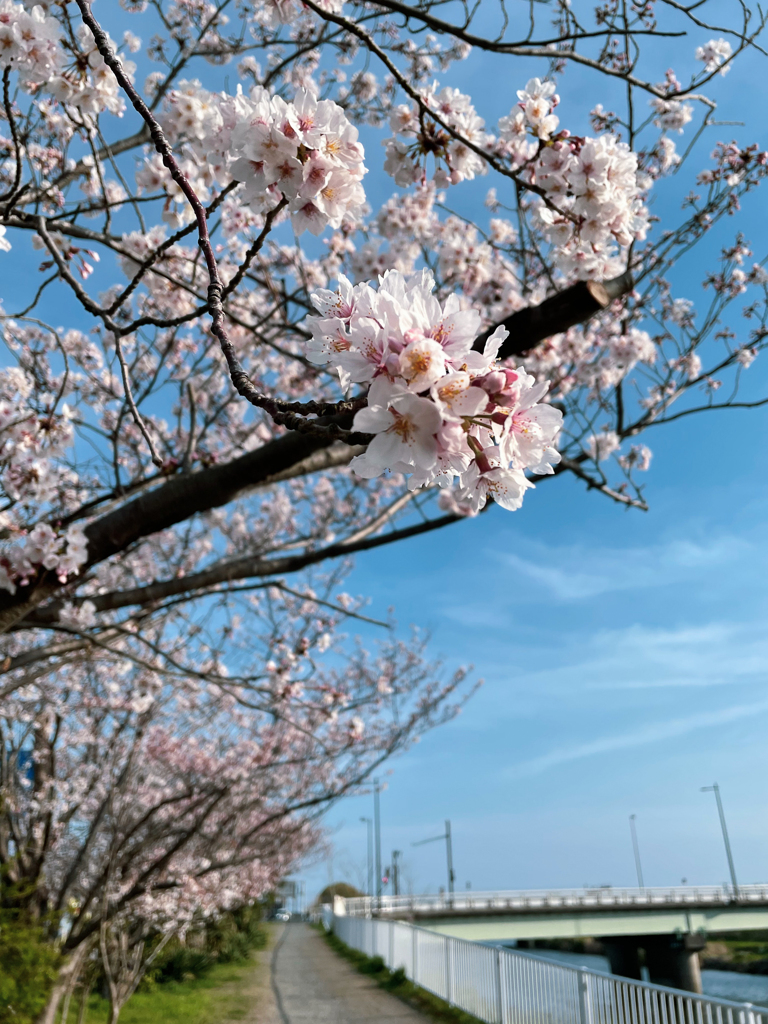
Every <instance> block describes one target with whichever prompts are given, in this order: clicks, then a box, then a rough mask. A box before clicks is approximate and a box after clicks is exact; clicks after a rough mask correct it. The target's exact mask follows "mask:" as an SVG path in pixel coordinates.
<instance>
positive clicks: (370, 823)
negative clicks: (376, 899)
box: [360, 818, 373, 896]
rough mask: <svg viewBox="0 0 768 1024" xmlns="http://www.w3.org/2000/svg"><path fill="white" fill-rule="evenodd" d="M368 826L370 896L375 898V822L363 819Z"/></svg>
mask: <svg viewBox="0 0 768 1024" xmlns="http://www.w3.org/2000/svg"><path fill="white" fill-rule="evenodd" d="M360 821H364V822H365V824H366V825H367V826H368V864H367V866H368V895H369V896H373V821H372V820H371V818H361V819H360Z"/></svg>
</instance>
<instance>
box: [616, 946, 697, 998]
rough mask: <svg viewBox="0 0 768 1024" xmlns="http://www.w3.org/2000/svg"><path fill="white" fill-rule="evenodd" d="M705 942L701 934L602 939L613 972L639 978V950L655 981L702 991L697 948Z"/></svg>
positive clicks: (660, 983) (655, 982)
mask: <svg viewBox="0 0 768 1024" xmlns="http://www.w3.org/2000/svg"><path fill="white" fill-rule="evenodd" d="M705 943H706V939H705V938H704V936H702V935H680V936H677V935H633V936H626V937H624V936H619V937H614V936H612V937H611V938H605V939H603V940H602V944H603V947H604V948H605V955H606V956H607V957H608V960H609V962H610V965H611V972H612V973H613V974H619V975H621V976H622V977H624V978H635V979H639V978H640V977H641V969H640V962H641V961H640V950H642V951H643V952H644V954H645V966H646V967H647V968H648V976H649V977H650V980H651V981H652V982H654V984H656V985H667V986H669V988H680V989H683V990H684V991H686V992H701V970H700V968H699V950H700V949H703V948H704V945H705Z"/></svg>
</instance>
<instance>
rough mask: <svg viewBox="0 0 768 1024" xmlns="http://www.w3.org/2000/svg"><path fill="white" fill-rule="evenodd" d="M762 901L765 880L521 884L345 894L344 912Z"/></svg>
mask: <svg viewBox="0 0 768 1024" xmlns="http://www.w3.org/2000/svg"><path fill="white" fill-rule="evenodd" d="M734 903H736V904H738V905H741V904H746V905H748V906H756V905H760V904H765V905H766V906H768V885H741V886H739V889H738V892H734V890H733V889H732V888H731V887H730V886H727V885H700V886H693V885H687V886H675V887H673V888H669V889H662V888H648V889H630V888H627V889H614V888H608V887H606V888H603V889H527V890H522V891H510V892H457V893H454V894H452V895H447V894H446V893H441V894H439V895H434V894H431V895H417V896H379V897H376V898H371V897H370V896H361V897H359V898H357V899H349V900H346V908H347V913H348V914H367V913H370V912H371V911H372V910H375V911H376V913H377V914H379V915H382V914H393V915H397V914H403V913H408V912H411V911H421V912H426V913H428V912H429V911H430V910H434V911H438V912H440V911H443V912H445V911H447V910H456V911H462V912H466V911H473V910H495V911H506V910H509V911H511V912H514V911H516V910H518V911H530V910H535V909H537V908H539V907H541V908H542V909H548V910H551V909H554V908H557V907H563V908H565V909H567V908H569V907H574V908H578V907H587V908H591V907H595V908H598V907H635V908H638V909H640V908H644V907H653V908H655V909H658V908H661V907H678V906H684V907H686V908H688V909H691V908H693V907H695V906H703V907H711V906H728V905H733V904H734Z"/></svg>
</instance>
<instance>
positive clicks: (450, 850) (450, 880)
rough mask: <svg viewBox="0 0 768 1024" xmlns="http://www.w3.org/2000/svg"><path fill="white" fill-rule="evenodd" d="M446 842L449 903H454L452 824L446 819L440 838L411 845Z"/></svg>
mask: <svg viewBox="0 0 768 1024" xmlns="http://www.w3.org/2000/svg"><path fill="white" fill-rule="evenodd" d="M442 839H444V840H445V854H446V859H447V861H448V901H449V903H453V883H454V880H455V878H456V875H455V874H454V871H453V842H452V840H451V822H450V819H448V818H446V821H445V832H444V833H443V834H442V835H440V836H431V837H430V838H429V839H420V840H419V842H418V843H411V846H424V844H425V843H436V842H438V841H439V840H442Z"/></svg>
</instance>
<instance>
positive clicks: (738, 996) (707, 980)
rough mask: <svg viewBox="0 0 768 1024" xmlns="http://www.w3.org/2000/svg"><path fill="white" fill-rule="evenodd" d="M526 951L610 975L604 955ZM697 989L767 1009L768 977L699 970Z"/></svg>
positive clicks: (608, 965) (541, 950)
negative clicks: (700, 988)
mask: <svg viewBox="0 0 768 1024" xmlns="http://www.w3.org/2000/svg"><path fill="white" fill-rule="evenodd" d="M526 952H530V953H532V954H533V956H540V957H544V958H545V959H546V960H555V961H556V962H557V963H561V964H568V965H569V966H571V967H589V968H590V969H591V970H593V971H604V972H605V973H606V974H610V972H611V967H610V964H609V963H608V960H607V959H606V958H605V957H604V956H595V955H594V954H591V953H563V952H561V951H560V950H555V949H531V950H526ZM701 987H702V988H703V989H704V995H707V996H716V997H717V998H719V999H731V1000H733V1001H734V1002H736V1003H759V1004H761V1005H764V1006H768V975H760V974H737V973H736V972H735V971H702V972H701Z"/></svg>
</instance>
